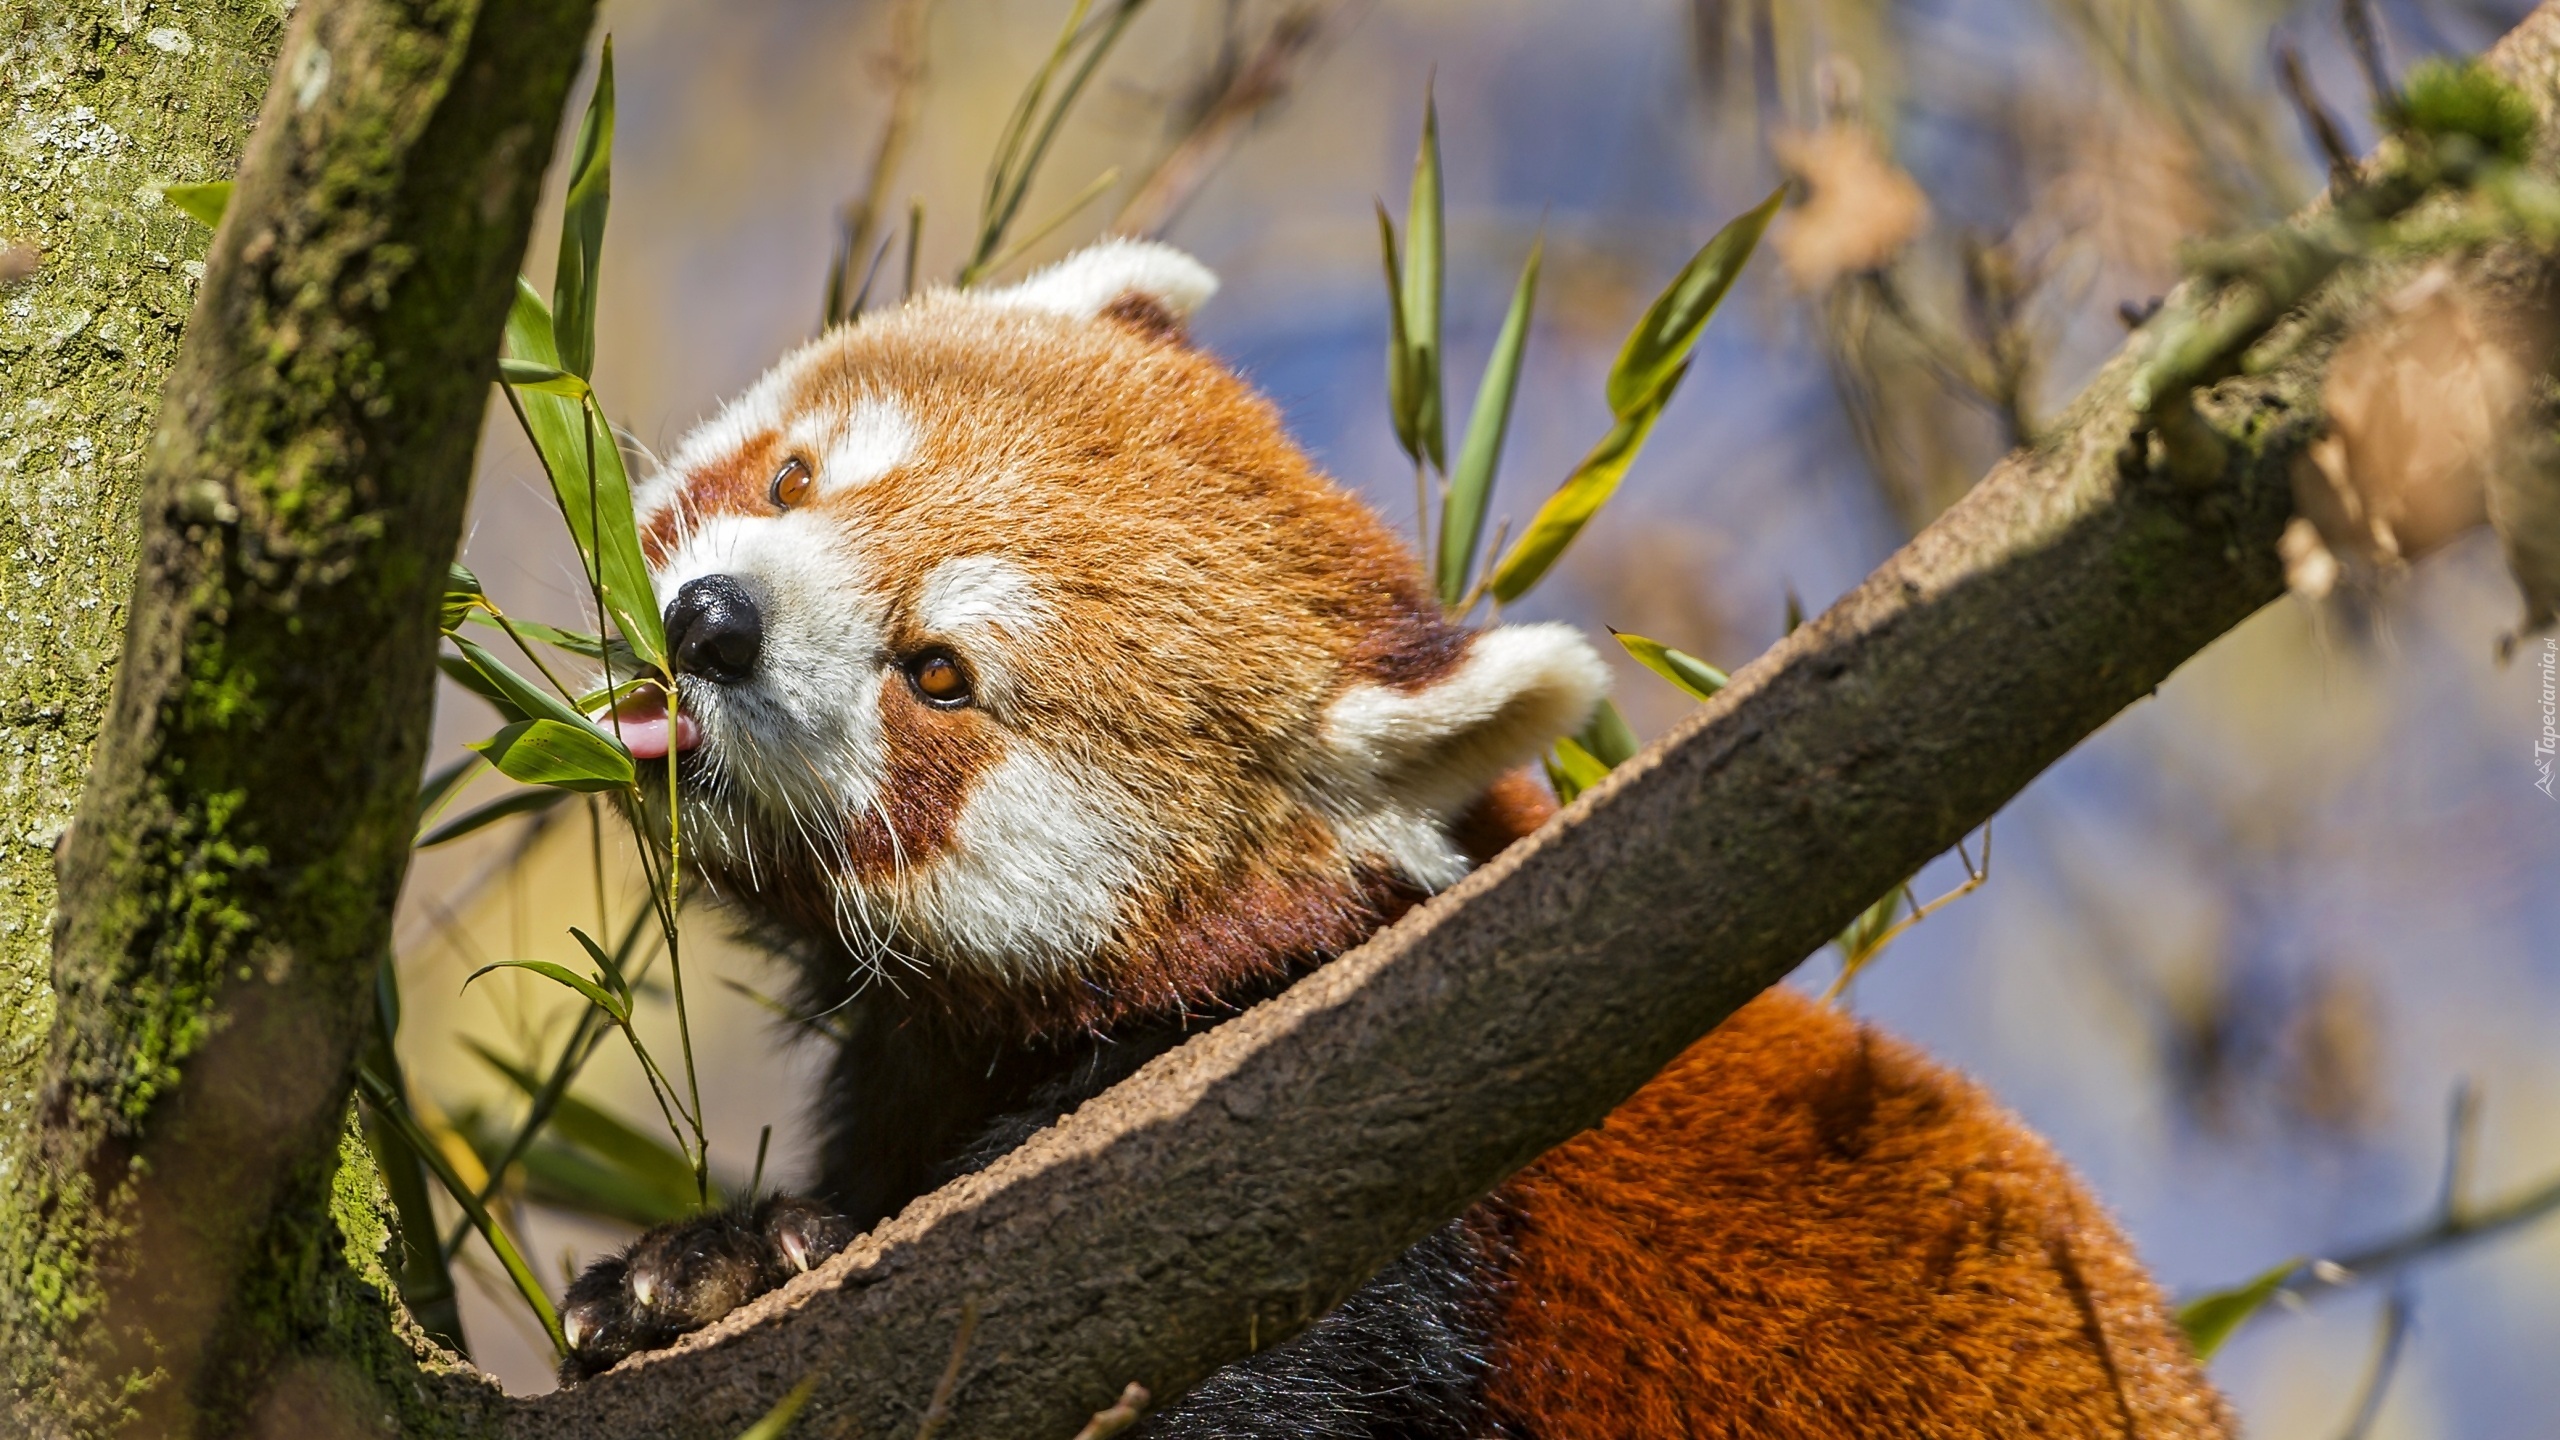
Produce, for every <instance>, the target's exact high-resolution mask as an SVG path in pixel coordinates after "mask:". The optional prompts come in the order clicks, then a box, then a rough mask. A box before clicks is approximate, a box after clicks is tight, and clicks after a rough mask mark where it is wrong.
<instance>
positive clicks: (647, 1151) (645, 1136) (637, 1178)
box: [463, 1039, 724, 1224]
mask: <svg viewBox="0 0 2560 1440" xmlns="http://www.w3.org/2000/svg"><path fill="white" fill-rule="evenodd" d="M463 1043H464V1044H465V1045H467V1046H469V1047H470V1049H471V1051H472V1053H473V1054H475V1055H477V1056H478V1057H479V1058H480V1061H481V1063H483V1064H485V1065H487V1066H489V1068H491V1069H493V1070H495V1071H497V1072H498V1073H499V1074H500V1075H502V1076H504V1077H506V1080H507V1082H508V1083H509V1084H511V1085H513V1086H515V1087H516V1088H517V1089H518V1090H520V1091H522V1092H523V1093H524V1094H525V1096H526V1098H528V1099H538V1098H540V1096H541V1094H542V1082H541V1080H540V1079H539V1078H538V1077H536V1076H535V1075H534V1074H533V1073H532V1072H531V1071H529V1070H526V1069H525V1068H524V1067H522V1066H520V1065H517V1064H515V1063H514V1062H512V1061H510V1060H507V1059H506V1058H505V1057H503V1056H500V1055H498V1054H497V1053H495V1052H494V1051H491V1050H490V1049H488V1048H487V1047H486V1046H483V1045H481V1044H480V1043H479V1042H478V1041H475V1040H468V1039H466V1040H465V1041H464V1042H463ZM550 1132H551V1134H552V1135H553V1137H555V1138H556V1139H557V1140H559V1141H561V1142H563V1144H564V1147H565V1148H566V1149H567V1150H569V1151H570V1152H572V1153H576V1154H580V1155H582V1156H583V1157H585V1158H586V1159H587V1160H588V1161H589V1163H590V1164H591V1165H593V1166H594V1167H595V1168H596V1169H597V1170H599V1171H601V1172H603V1173H604V1174H605V1175H607V1176H610V1177H613V1178H614V1179H616V1180H619V1181H621V1182H624V1184H625V1185H626V1186H628V1187H629V1188H626V1189H622V1190H621V1191H620V1193H619V1196H618V1198H619V1199H621V1200H622V1201H623V1202H624V1203H626V1204H629V1203H631V1202H633V1201H635V1200H636V1201H638V1202H639V1203H641V1204H644V1205H648V1206H652V1207H655V1208H659V1209H662V1210H665V1211H671V1212H672V1213H667V1214H661V1215H660V1216H659V1219H661V1220H666V1219H674V1218H676V1217H677V1216H681V1215H688V1214H691V1213H693V1211H694V1210H695V1209H696V1208H698V1205H697V1201H696V1197H695V1194H694V1186H693V1162H692V1161H691V1160H688V1159H686V1158H685V1156H684V1154H683V1152H681V1151H679V1150H677V1149H676V1148H675V1147H674V1146H672V1145H669V1144H668V1143H667V1142H666V1141H664V1140H661V1139H659V1138H657V1137H656V1136H654V1135H651V1134H649V1133H648V1132H647V1131H645V1130H642V1129H640V1128H639V1127H637V1126H635V1125H633V1124H631V1123H630V1122H629V1121H626V1120H624V1119H622V1118H621V1117H619V1116H616V1115H614V1114H613V1113H612V1112H610V1111H607V1110H603V1109H600V1108H598V1107H597V1106H595V1105H593V1104H591V1103H589V1102H587V1101H585V1100H581V1099H579V1098H578V1097H577V1096H575V1095H562V1096H560V1097H559V1098H558V1099H557V1101H556V1102H555V1104H554V1106H553V1108H552V1111H551V1123H550ZM531 1156H532V1152H530V1151H528V1152H527V1156H526V1158H527V1159H528V1160H530V1159H531ZM528 1168H530V1166H529V1167H528ZM598 1190H599V1194H598V1198H604V1192H603V1187H598ZM635 1191H636V1194H635V1193H634V1192H635ZM723 1198H724V1196H723V1192H722V1191H721V1190H720V1189H719V1188H718V1187H716V1186H715V1187H714V1189H713V1192H712V1197H711V1203H712V1204H714V1205H718V1204H720V1203H722V1200H723ZM630 1218H637V1217H630ZM642 1223H648V1224H655V1223H657V1222H656V1221H645V1222H642Z"/></svg>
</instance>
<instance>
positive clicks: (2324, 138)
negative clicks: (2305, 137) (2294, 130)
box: [2276, 44, 2357, 190]
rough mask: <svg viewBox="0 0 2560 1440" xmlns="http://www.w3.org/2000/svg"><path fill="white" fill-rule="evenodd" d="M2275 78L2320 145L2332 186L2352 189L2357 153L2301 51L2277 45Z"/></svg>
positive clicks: (2295, 111)
mask: <svg viewBox="0 0 2560 1440" xmlns="http://www.w3.org/2000/svg"><path fill="white" fill-rule="evenodd" d="M2276 79H2277V80H2279V81H2281V82H2282V83H2283V85H2284V93H2285V98H2286V99H2288V100H2290V101H2292V102H2293V110H2294V113H2295V114H2297V115H2299V116H2301V117H2302V125H2303V128H2304V129H2306V130H2309V131H2310V132H2311V138H2312V140H2313V141H2314V142H2315V143H2317V144H2318V145H2319V147H2320V155H2321V158H2322V159H2324V160H2326V161H2327V162H2328V163H2329V186H2330V188H2331V189H2333V190H2346V189H2349V188H2352V187H2353V186H2354V185H2355V183H2356V178H2357V162H2356V152H2355V151H2354V149H2352V148H2351V147H2350V146H2349V145H2348V144H2347V135H2346V132H2345V131H2344V130H2342V129H2340V128H2339V125H2338V118H2337V117H2336V116H2334V115H2332V114H2330V113H2329V107H2328V106H2327V105H2326V104H2325V103H2323V102H2322V101H2321V99H2320V92H2319V91H2318V90H2317V89H2315V88H2314V87H2313V86H2312V83H2311V76H2310V74H2309V73H2308V72H2306V71H2304V69H2303V68H2302V56H2301V54H2300V53H2299V52H2297V51H2296V50H2295V49H2294V48H2293V46H2291V45H2289V44H2278V45H2277V46H2276Z"/></svg>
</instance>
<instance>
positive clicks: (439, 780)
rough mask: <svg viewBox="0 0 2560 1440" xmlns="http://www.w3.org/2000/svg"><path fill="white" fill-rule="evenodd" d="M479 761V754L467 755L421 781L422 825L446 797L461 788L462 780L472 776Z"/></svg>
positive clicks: (420, 817)
mask: <svg viewBox="0 0 2560 1440" xmlns="http://www.w3.org/2000/svg"><path fill="white" fill-rule="evenodd" d="M479 763H480V757H479V756H477V755H465V756H463V757H462V758H461V759H459V760H456V761H454V762H453V763H452V764H450V765H447V766H445V767H444V768H443V769H441V770H438V771H436V772H435V773H434V774H432V775H429V776H428V777H427V778H426V779H424V780H421V781H419V782H418V823H419V824H421V825H424V824H426V823H427V817H428V816H430V815H433V814H434V813H436V807H437V806H439V805H442V804H443V803H444V802H445V797H447V796H449V795H451V794H452V793H453V792H454V791H455V790H457V789H459V788H460V787H461V785H462V782H463V781H465V780H467V779H469V778H470V777H471V771H472V768H473V767H474V766H477V765H478V764H479Z"/></svg>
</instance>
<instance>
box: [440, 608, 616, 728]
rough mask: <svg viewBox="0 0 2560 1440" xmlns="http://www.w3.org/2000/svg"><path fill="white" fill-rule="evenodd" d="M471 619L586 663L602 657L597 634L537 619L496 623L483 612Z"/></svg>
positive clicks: (601, 640) (582, 706)
mask: <svg viewBox="0 0 2560 1440" xmlns="http://www.w3.org/2000/svg"><path fill="white" fill-rule="evenodd" d="M472 618H473V619H474V620H476V621H478V622H479V623H480V624H483V625H486V626H488V627H489V628H490V629H492V630H504V631H508V632H510V633H512V634H515V635H518V636H521V637H523V638H524V639H527V640H539V641H541V642H542V643H543V644H545V645H552V646H557V647H558V648H560V649H562V650H566V651H568V652H569V653H570V654H572V655H583V656H585V657H586V658H587V659H589V660H601V659H603V658H604V637H602V636H600V635H590V634H588V633H587V632H586V631H584V630H561V629H557V628H555V627H553V626H549V625H545V624H543V623H542V622H541V621H539V620H517V619H514V618H512V617H510V618H508V619H505V620H500V619H499V618H498V617H496V616H495V615H491V614H488V613H486V612H483V613H480V614H477V615H474V616H473V617H472ZM621 658H622V659H623V661H624V663H625V666H626V673H628V672H627V667H628V664H629V661H630V656H629V655H627V654H626V655H624V656H622V657H621ZM618 683H619V684H620V685H629V684H631V683H633V682H632V681H630V680H627V679H626V680H623V681H620V682H618ZM579 709H580V711H581V712H582V713H590V714H591V713H593V707H592V706H589V705H586V704H585V703H584V702H583V701H582V702H581V703H580V705H579Z"/></svg>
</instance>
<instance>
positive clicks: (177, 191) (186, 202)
mask: <svg viewBox="0 0 2560 1440" xmlns="http://www.w3.org/2000/svg"><path fill="white" fill-rule="evenodd" d="M160 198H161V199H163V200H166V201H168V202H169V203H170V204H171V205H173V206H175V207H177V208H178V209H179V210H180V211H181V212H183V213H184V214H185V215H186V216H187V218H188V219H190V220H193V221H195V222H196V223H197V224H199V225H202V226H204V227H205V228H207V229H212V228H214V227H215V226H218V225H220V224H221V223H222V212H223V211H225V210H228V209H230V208H231V182H230V181H228V180H208V181H205V182H204V183H203V184H200V185H163V186H161V187H160Z"/></svg>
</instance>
